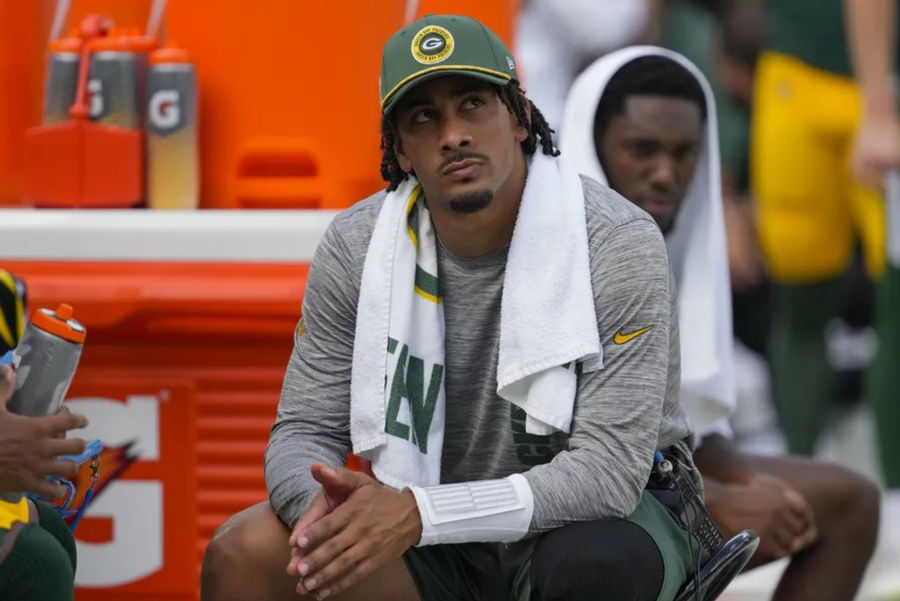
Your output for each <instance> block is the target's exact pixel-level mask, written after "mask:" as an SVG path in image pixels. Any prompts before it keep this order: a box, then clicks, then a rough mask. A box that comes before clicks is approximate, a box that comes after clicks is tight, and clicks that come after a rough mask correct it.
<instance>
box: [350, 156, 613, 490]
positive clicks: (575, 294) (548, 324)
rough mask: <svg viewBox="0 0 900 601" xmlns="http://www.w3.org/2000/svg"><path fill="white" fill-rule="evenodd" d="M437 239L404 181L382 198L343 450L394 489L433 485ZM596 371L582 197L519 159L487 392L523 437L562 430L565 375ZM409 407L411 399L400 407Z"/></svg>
mask: <svg viewBox="0 0 900 601" xmlns="http://www.w3.org/2000/svg"><path fill="white" fill-rule="evenodd" d="M438 275H439V274H438V272H437V240H436V238H435V234H434V230H433V228H432V224H431V218H430V215H429V213H428V209H427V207H426V204H425V202H424V199H423V198H422V197H421V187H420V186H419V184H418V182H417V181H415V180H414V179H412V178H411V179H410V180H409V181H407V182H405V183H404V184H402V185H401V186H400V187H399V188H398V189H397V190H395V191H394V192H391V193H389V194H388V195H387V197H386V198H385V200H384V205H383V206H382V208H381V212H380V213H379V215H378V220H377V221H376V224H375V229H374V231H373V233H372V239H371V241H370V243H369V249H368V254H367V255H366V260H365V264H364V266H363V274H362V281H361V285H360V294H359V304H358V310H357V318H356V339H355V343H354V349H353V369H352V376H351V388H350V397H351V402H350V437H351V441H352V443H353V452H354V453H355V454H357V455H359V456H362V457H365V458H367V459H369V460H371V462H372V470H373V472H374V473H375V476H376V477H377V478H378V479H379V480H380V481H382V482H383V483H385V484H388V485H389V486H393V487H395V488H403V487H405V486H412V485H417V486H432V485H435V484H440V467H441V451H442V447H443V437H444V408H445V397H444V386H443V381H444V378H443V376H444V369H443V365H444V360H443V353H444V319H443V306H442V299H441V298H440V294H439V287H438V283H437V282H438V277H437V276H438ZM577 363H581V366H582V371H591V370H594V369H599V368H600V367H602V349H601V346H600V338H599V333H598V328H597V317H596V312H595V309H594V296H593V291H592V288H591V279H590V263H589V257H588V245H587V227H586V222H585V215H584V193H583V191H582V188H581V180H580V178H579V177H578V175H577V174H576V173H575V172H574V170H572V169H571V168H570V167H568V166H567V165H566V164H565V163H563V162H562V161H560V160H558V159H555V158H552V157H547V156H545V155H543V154H537V155H535V157H534V158H533V159H532V161H531V165H530V169H529V174H528V179H527V182H526V186H525V192H524V194H523V198H522V202H521V205H520V207H519V215H518V218H517V221H516V226H515V229H514V231H513V237H512V242H511V244H510V250H509V257H508V259H507V266H506V275H505V279H504V283H503V300H502V303H501V316H500V349H499V360H498V367H497V385H498V390H497V392H498V394H499V395H500V396H501V397H502V398H504V399H506V400H508V401H510V402H511V403H514V404H516V405H518V406H519V407H521V408H522V409H523V410H525V412H526V414H527V419H526V430H527V431H528V432H530V433H535V434H547V433H549V432H551V431H553V430H560V431H563V432H568V431H569V428H570V426H571V420H572V412H573V408H574V403H575V388H576V369H575V365H576V364H577ZM411 397H412V398H411Z"/></svg>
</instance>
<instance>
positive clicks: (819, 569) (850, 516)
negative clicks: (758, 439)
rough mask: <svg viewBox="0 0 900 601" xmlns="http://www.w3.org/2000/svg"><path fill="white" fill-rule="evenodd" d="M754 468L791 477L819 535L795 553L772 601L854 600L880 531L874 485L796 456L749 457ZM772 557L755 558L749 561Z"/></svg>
mask: <svg viewBox="0 0 900 601" xmlns="http://www.w3.org/2000/svg"><path fill="white" fill-rule="evenodd" d="M750 459H751V461H752V462H753V465H754V467H755V468H756V469H759V470H761V471H764V472H767V473H769V474H772V475H773V476H776V477H778V478H781V479H782V480H784V481H786V482H789V483H790V484H791V486H793V487H794V488H796V489H797V490H798V491H799V492H800V493H801V494H802V495H803V496H804V497H805V498H806V500H807V501H808V502H809V504H810V505H811V506H812V508H813V512H814V514H815V519H816V526H817V528H818V539H817V540H816V541H815V542H814V543H813V544H812V545H811V546H809V547H807V548H806V549H804V550H803V551H801V552H799V553H797V554H795V555H794V556H793V557H792V558H791V562H790V564H789V565H788V568H787V570H785V572H784V574H783V576H782V578H781V581H780V582H779V583H778V588H777V589H776V591H775V595H774V596H773V597H772V600H773V601H799V600H809V601H832V600H833V601H841V600H846V599H853V598H854V596H855V594H856V591H857V589H858V588H859V584H860V582H861V581H862V577H863V574H864V573H865V569H866V566H867V565H868V563H869V559H870V558H871V557H872V552H873V550H874V548H875V541H876V538H877V535H878V489H877V488H876V487H875V485H874V484H873V483H871V482H869V481H868V480H866V479H865V478H863V477H862V476H859V475H858V474H856V473H854V472H851V471H849V470H847V469H845V468H842V467H839V466H837V465H834V464H829V463H822V462H816V461H811V460H808V459H804V458H800V457H759V456H754V457H751V458H750ZM768 560H771V558H762V557H754V558H753V562H752V565H760V564H761V563H766V562H767V561H768Z"/></svg>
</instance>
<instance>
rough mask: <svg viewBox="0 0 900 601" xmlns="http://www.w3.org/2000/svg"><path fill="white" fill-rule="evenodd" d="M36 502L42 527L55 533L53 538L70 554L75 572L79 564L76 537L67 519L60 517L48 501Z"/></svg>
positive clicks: (70, 560)
mask: <svg viewBox="0 0 900 601" xmlns="http://www.w3.org/2000/svg"><path fill="white" fill-rule="evenodd" d="M34 504H35V505H37V508H38V522H39V523H40V525H41V528H43V529H44V530H46V531H47V532H49V533H50V534H51V535H53V538H55V539H56V540H57V541H58V542H59V544H60V546H61V547H62V548H63V550H65V552H66V554H67V555H68V556H69V562H70V563H71V564H72V572H75V568H76V567H77V565H78V562H77V556H76V553H75V537H73V536H72V531H71V530H69V525H68V524H66V522H65V520H63V519H62V517H60V515H59V514H58V513H57V512H56V510H55V509H53V508H52V507H50V506H49V505H47V504H46V503H41V502H40V501H35V503H34Z"/></svg>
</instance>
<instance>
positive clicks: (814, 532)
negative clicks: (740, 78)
mask: <svg viewBox="0 0 900 601" xmlns="http://www.w3.org/2000/svg"><path fill="white" fill-rule="evenodd" d="M562 133H563V136H562V139H561V150H562V154H563V156H565V157H566V158H567V159H568V160H569V161H570V162H572V164H574V165H575V166H576V169H577V170H578V171H580V172H581V173H584V174H586V175H588V176H590V177H593V178H596V179H598V180H600V181H601V182H607V183H608V184H609V185H610V186H611V187H612V188H613V189H614V190H616V191H617V192H619V193H620V194H622V195H623V196H625V197H626V198H628V199H629V200H631V201H632V202H634V203H635V204H637V205H638V206H640V207H641V208H643V209H644V210H645V211H647V212H648V213H650V215H651V216H652V217H653V218H654V220H655V221H656V222H657V224H658V225H659V226H660V228H661V229H662V231H663V233H664V235H665V237H666V244H667V246H668V249H669V262H670V265H671V267H672V270H673V271H674V274H675V278H676V282H677V284H678V288H679V292H678V304H679V311H680V318H679V325H680V331H681V360H682V371H681V401H682V404H683V405H684V407H685V408H686V409H687V411H688V414H689V416H690V418H691V420H692V422H693V425H694V429H695V432H696V433H697V447H696V449H695V452H694V459H695V461H696V463H697V466H698V467H699V468H700V471H701V473H702V475H703V481H704V487H705V491H706V504H707V507H708V509H709V510H710V512H711V514H712V515H713V518H714V519H715V520H716V522H717V523H718V525H719V527H720V528H721V529H722V530H723V532H724V534H725V536H726V537H727V536H731V535H733V534H735V533H736V532H738V531H740V530H742V529H744V528H752V529H753V530H755V531H756V532H757V533H758V534H759V535H760V539H761V542H760V547H759V549H758V551H757V553H756V555H755V556H754V558H753V559H752V560H751V564H750V565H751V566H754V565H760V564H762V563H767V562H769V561H771V560H774V559H777V558H779V557H784V556H787V555H792V556H793V557H792V559H791V562H790V565H789V567H788V569H787V570H786V571H785V573H784V576H783V577H782V579H781V582H780V583H779V585H778V589H777V591H776V594H775V596H774V599H776V600H782V599H817V600H819V601H824V600H830V599H834V600H846V599H852V598H853V596H854V593H855V592H856V590H857V588H858V587H859V583H860V581H861V579H862V576H863V573H864V571H865V567H866V565H867V564H868V561H869V559H870V557H871V554H872V550H873V548H874V545H875V538H876V533H877V529H878V491H877V489H876V488H875V487H874V485H873V484H871V483H870V482H868V481H867V480H865V479H863V478H862V477H860V476H858V475H856V474H854V473H852V472H849V471H847V470H845V469H843V468H840V467H838V466H835V465H830V464H825V463H821V462H815V461H810V460H807V459H800V458H794V457H777V458H776V457H758V456H751V455H747V454H744V453H742V452H741V451H740V450H739V449H738V448H737V447H736V446H735V445H734V443H733V442H732V441H731V440H730V436H731V430H730V428H729V425H728V417H729V415H730V414H731V413H732V412H733V411H734V409H735V384H734V366H733V357H732V344H733V342H732V338H733V336H732V323H731V299H730V286H729V279H728V271H727V253H726V246H725V228H724V223H723V218H722V206H721V183H720V178H719V153H718V132H717V127H716V115H715V104H714V100H713V97H712V93H711V92H710V89H709V85H708V83H707V81H706V79H705V78H704V77H703V75H702V74H701V73H700V71H699V70H698V69H697V68H696V67H695V66H694V65H693V64H692V63H690V62H689V61H688V60H687V59H685V58H684V57H682V56H681V55H679V54H676V53H674V52H670V51H667V50H664V49H661V48H654V47H632V48H626V49H624V50H620V51H618V52H614V53H612V54H609V55H607V56H605V57H603V58H601V59H599V60H597V61H596V62H594V64H593V65H591V66H590V67H589V68H588V69H587V70H585V72H584V73H583V74H582V75H581V76H580V77H579V78H578V79H577V80H576V82H575V84H574V85H573V87H572V90H571V92H570V94H569V98H568V102H567V105H566V111H565V118H564V122H563V132H562Z"/></svg>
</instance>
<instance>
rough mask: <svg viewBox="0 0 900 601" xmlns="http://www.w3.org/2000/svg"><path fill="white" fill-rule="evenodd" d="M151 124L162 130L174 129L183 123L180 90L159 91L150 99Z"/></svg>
mask: <svg viewBox="0 0 900 601" xmlns="http://www.w3.org/2000/svg"><path fill="white" fill-rule="evenodd" d="M148 112H149V117H150V123H151V124H152V125H153V127H155V128H157V129H161V130H166V129H173V128H176V127H178V124H179V123H181V94H180V93H179V91H178V90H158V91H156V92H154V93H153V96H151V97H150V106H149V110H148Z"/></svg>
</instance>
